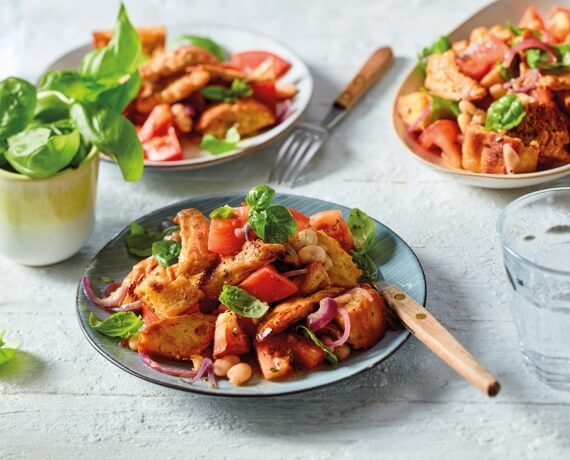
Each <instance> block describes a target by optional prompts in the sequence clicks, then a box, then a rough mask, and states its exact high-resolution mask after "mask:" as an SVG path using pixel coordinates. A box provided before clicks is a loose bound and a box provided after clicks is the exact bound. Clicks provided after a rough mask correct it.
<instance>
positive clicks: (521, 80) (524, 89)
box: [503, 69, 540, 93]
mask: <svg viewBox="0 0 570 460" xmlns="http://www.w3.org/2000/svg"><path fill="white" fill-rule="evenodd" d="M529 75H530V81H528V82H526V83H525V81H526V80H527V79H528V77H529ZM539 78H540V71H539V70H538V69H531V70H529V71H528V72H527V73H525V74H524V75H521V76H520V77H518V78H516V79H513V80H510V81H508V82H506V83H505V84H504V85H503V86H504V87H505V88H506V89H510V90H511V91H513V92H515V93H528V92H529V91H530V90H531V89H534V88H535V87H536V83H537V82H538V79H539ZM518 84H523V85H522V86H518Z"/></svg>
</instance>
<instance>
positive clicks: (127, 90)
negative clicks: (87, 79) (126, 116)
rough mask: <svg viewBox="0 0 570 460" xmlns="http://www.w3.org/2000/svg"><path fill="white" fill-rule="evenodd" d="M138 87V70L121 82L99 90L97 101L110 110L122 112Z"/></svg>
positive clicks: (139, 81)
mask: <svg viewBox="0 0 570 460" xmlns="http://www.w3.org/2000/svg"><path fill="white" fill-rule="evenodd" d="M140 87H141V76H140V74H139V72H138V71H135V72H133V73H132V74H130V75H129V77H128V79H126V80H125V81H123V82H122V83H118V84H116V85H115V86H112V87H111V88H109V89H107V90H105V91H103V92H101V93H100V94H99V96H98V97H97V101H98V102H100V103H101V104H103V105H104V106H106V107H108V108H110V109H112V110H115V111H117V112H123V110H125V109H126V108H127V106H128V105H129V103H130V102H131V101H132V100H133V99H134V98H135V97H137V94H138V93H139V89H140Z"/></svg>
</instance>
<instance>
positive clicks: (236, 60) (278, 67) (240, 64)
mask: <svg viewBox="0 0 570 460" xmlns="http://www.w3.org/2000/svg"><path fill="white" fill-rule="evenodd" d="M268 58H271V60H272V67H273V72H274V73H275V78H279V77H281V76H283V75H284V74H285V73H286V72H287V71H288V70H289V69H290V68H291V64H290V63H289V62H288V61H286V60H285V59H283V58H281V57H279V56H277V55H276V54H273V53H270V52H268V51H258V50H251V51H242V52H240V53H235V54H232V57H231V59H230V61H229V62H228V64H229V65H231V66H233V67H237V68H238V69H241V70H243V71H244V72H245V73H247V74H249V73H251V72H253V71H254V70H255V69H256V68H257V67H259V66H260V65H261V63H263V62H264V61H265V60H267V59H268Z"/></svg>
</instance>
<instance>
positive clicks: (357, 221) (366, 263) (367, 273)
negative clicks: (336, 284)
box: [348, 208, 378, 281]
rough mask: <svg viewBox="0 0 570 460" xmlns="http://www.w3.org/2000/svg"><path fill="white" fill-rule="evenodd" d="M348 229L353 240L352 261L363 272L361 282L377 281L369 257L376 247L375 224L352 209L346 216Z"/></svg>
mask: <svg viewBox="0 0 570 460" xmlns="http://www.w3.org/2000/svg"><path fill="white" fill-rule="evenodd" d="M348 227H349V228H350V231H351V233H352V238H353V239H354V250H353V251H352V260H354V263H355V264H356V265H358V266H359V267H360V269H361V270H362V271H363V275H362V278H361V280H362V281H377V280H378V267H377V266H376V263H375V262H374V260H372V258H371V257H370V252H371V251H372V250H373V249H374V246H375V245H376V224H375V223H374V221H373V220H372V219H371V218H370V217H369V216H368V214H366V213H365V212H364V211H361V210H360V209H358V208H354V209H353V210H352V211H350V215H349V216H348Z"/></svg>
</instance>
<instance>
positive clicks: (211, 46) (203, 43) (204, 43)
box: [172, 35, 226, 62]
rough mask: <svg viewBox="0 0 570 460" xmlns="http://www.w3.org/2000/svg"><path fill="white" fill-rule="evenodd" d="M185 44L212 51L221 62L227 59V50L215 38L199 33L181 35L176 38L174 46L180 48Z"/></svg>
mask: <svg viewBox="0 0 570 460" xmlns="http://www.w3.org/2000/svg"><path fill="white" fill-rule="evenodd" d="M184 45H192V46H195V47H197V48H202V49H204V50H206V51H208V52H210V53H212V54H213V55H214V56H215V57H216V59H217V60H218V61H220V62H222V61H225V59H226V52H225V51H224V49H223V48H222V47H221V46H220V45H218V44H217V43H216V42H215V41H214V40H212V39H210V38H208V37H201V36H199V35H181V36H180V37H178V38H177V39H176V41H175V42H174V44H173V46H172V48H180V47H181V46H184Z"/></svg>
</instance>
